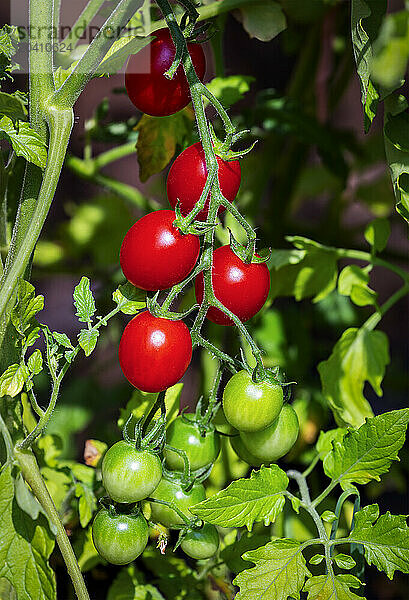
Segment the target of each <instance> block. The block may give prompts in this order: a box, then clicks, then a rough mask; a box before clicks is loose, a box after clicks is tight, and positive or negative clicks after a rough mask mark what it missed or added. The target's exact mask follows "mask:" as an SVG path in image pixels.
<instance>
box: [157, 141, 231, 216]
mask: <svg viewBox="0 0 409 600" xmlns="http://www.w3.org/2000/svg"><path fill="white" fill-rule="evenodd" d="M216 158H217V164H218V166H219V170H218V175H217V176H218V178H219V184H220V190H221V192H222V194H223V196H224V197H225V198H226V199H227V200H228V201H229V202H233V200H234V199H235V197H236V196H237V192H238V191H239V187H240V181H241V167H240V163H239V161H238V160H231V161H227V160H223V159H222V158H220V157H219V156H217V157H216ZM206 179H207V167H206V160H205V153H204V150H203V148H202V144H201V143H200V142H197V143H196V144H193V146H189V148H186V150H184V151H183V152H182V153H181V154H179V156H178V157H177V159H176V160H175V162H174V163H173V165H172V166H171V168H170V171H169V175H168V180H167V184H166V187H167V194H168V200H169V204H170V205H171V207H172V208H175V206H176V204H177V202H178V201H179V207H180V211H181V213H182V214H183V215H187V214H188V213H189V212H190V211H191V210H192V209H193V207H194V206H195V204H196V202H198V200H199V198H200V196H201V195H202V192H203V188H204V186H205V183H206ZM208 210H209V197H208V199H207V200H206V204H205V207H204V209H203V210H201V211H200V212H199V214H198V215H197V216H196V219H197V220H198V221H206V219H207V213H208ZM224 210H226V209H225V208H224V206H220V207H219V209H218V211H217V212H218V214H220V213H222V212H223V211H224Z"/></svg>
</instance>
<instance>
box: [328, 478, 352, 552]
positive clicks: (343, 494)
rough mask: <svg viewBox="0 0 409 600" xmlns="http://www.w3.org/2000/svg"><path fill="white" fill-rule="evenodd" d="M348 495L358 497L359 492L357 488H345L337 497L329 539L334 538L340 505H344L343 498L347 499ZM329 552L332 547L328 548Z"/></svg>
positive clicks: (339, 515) (339, 514)
mask: <svg viewBox="0 0 409 600" xmlns="http://www.w3.org/2000/svg"><path fill="white" fill-rule="evenodd" d="M350 496H358V498H359V492H358V490H353V489H352V490H345V492H343V493H342V494H341V495H340V497H339V498H338V501H337V505H336V507H335V514H336V517H337V518H336V519H335V521H333V523H332V526H331V534H330V539H331V540H335V537H336V535H337V530H338V525H339V519H340V517H341V510H342V507H343V505H344V502H345V500H347V499H348V498H349V497H350ZM330 554H331V555H332V547H331V549H330Z"/></svg>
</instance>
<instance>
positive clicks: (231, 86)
mask: <svg viewBox="0 0 409 600" xmlns="http://www.w3.org/2000/svg"><path fill="white" fill-rule="evenodd" d="M254 80H255V78H254V77H251V76H249V75H230V76H229V77H214V78H213V79H212V80H211V81H209V82H208V83H206V87H207V89H208V90H210V91H211V93H212V94H213V95H214V96H216V98H217V99H218V100H220V102H221V103H222V104H223V106H224V107H225V108H229V107H230V106H232V105H233V104H236V102H238V101H239V100H241V99H242V98H243V96H244V95H245V94H246V93H247V92H248V91H249V90H250V84H251V83H252V82H253V81H254Z"/></svg>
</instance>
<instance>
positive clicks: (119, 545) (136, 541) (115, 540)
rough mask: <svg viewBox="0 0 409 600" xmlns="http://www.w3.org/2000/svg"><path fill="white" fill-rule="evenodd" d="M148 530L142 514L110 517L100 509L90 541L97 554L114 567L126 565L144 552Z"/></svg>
mask: <svg viewBox="0 0 409 600" xmlns="http://www.w3.org/2000/svg"><path fill="white" fill-rule="evenodd" d="M148 537H149V528H148V524H147V522H146V519H145V517H144V516H143V515H142V514H139V515H137V516H134V515H124V514H118V515H115V516H113V515H111V513H110V512H109V510H107V509H106V508H102V509H101V510H100V511H99V512H98V513H97V515H96V517H95V519H94V522H93V523H92V539H93V542H94V546H95V548H96V549H97V551H98V553H99V554H100V555H101V556H102V557H103V558H105V560H107V561H108V562H110V563H112V564H114V565H126V564H128V563H130V562H132V561H133V560H135V559H136V558H138V556H139V555H140V554H142V552H143V551H144V550H145V548H146V545H147V543H148Z"/></svg>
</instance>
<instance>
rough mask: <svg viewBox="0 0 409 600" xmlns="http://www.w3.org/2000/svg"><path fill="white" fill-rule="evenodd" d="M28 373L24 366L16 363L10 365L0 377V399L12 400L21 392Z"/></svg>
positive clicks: (28, 375)
mask: <svg viewBox="0 0 409 600" xmlns="http://www.w3.org/2000/svg"><path fill="white" fill-rule="evenodd" d="M29 377H30V373H29V370H28V369H27V367H26V365H24V364H21V365H18V364H17V363H15V364H13V365H10V366H9V367H8V368H7V369H6V370H5V371H4V373H3V374H2V376H1V377H0V398H2V397H3V396H11V398H14V397H15V396H17V394H19V393H20V392H21V390H22V389H23V387H24V384H25V382H26V381H27V380H28V379H29Z"/></svg>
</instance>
